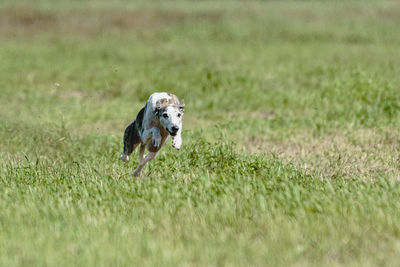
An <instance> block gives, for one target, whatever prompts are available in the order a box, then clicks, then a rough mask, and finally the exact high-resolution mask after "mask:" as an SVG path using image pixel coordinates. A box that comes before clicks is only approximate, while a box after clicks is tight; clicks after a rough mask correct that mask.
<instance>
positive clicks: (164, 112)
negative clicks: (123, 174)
mask: <svg viewBox="0 0 400 267" xmlns="http://www.w3.org/2000/svg"><path fill="white" fill-rule="evenodd" d="M184 111H185V103H184V101H183V100H182V101H179V99H178V97H177V96H176V95H173V94H169V93H154V94H152V95H151V96H150V98H149V100H147V103H146V105H145V106H144V107H143V108H142V109H141V110H140V111H139V113H138V115H137V116H136V119H135V120H134V121H133V122H131V124H129V125H128V127H126V129H125V133H124V151H123V153H122V155H121V160H122V161H124V162H127V161H129V155H130V154H132V152H133V151H134V150H135V148H136V147H137V146H138V145H139V144H140V149H139V166H138V167H137V168H136V170H135V171H134V172H133V173H132V174H133V175H134V176H140V172H141V171H142V169H143V167H144V166H145V165H146V164H147V163H148V162H149V161H150V160H152V159H154V158H155V156H156V155H157V153H158V151H159V150H160V149H161V147H162V146H163V145H164V144H165V142H166V141H167V140H168V138H169V136H172V147H174V148H176V149H180V148H181V145H182V137H181V133H182V117H183V113H184ZM146 148H147V150H148V151H149V152H148V154H147V155H146V156H144V152H145V149H146Z"/></svg>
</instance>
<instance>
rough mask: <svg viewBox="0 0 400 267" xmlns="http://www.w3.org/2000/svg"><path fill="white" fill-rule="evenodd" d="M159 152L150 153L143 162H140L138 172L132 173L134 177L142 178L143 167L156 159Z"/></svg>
mask: <svg viewBox="0 0 400 267" xmlns="http://www.w3.org/2000/svg"><path fill="white" fill-rule="evenodd" d="M157 153H158V152H149V153H148V154H147V155H146V156H145V157H144V158H143V160H142V161H141V162H139V166H138V167H137V168H136V170H135V171H134V172H133V173H132V174H133V175H134V176H136V177H137V176H140V172H141V171H142V169H143V167H144V166H145V165H146V164H147V162H149V161H150V160H152V159H154V158H155V156H156V155H157Z"/></svg>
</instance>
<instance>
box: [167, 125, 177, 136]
mask: <svg viewBox="0 0 400 267" xmlns="http://www.w3.org/2000/svg"><path fill="white" fill-rule="evenodd" d="M178 131H179V128H178V127H176V126H172V127H171V130H169V129H168V132H169V134H170V135H171V136H175V135H176V134H177V133H178Z"/></svg>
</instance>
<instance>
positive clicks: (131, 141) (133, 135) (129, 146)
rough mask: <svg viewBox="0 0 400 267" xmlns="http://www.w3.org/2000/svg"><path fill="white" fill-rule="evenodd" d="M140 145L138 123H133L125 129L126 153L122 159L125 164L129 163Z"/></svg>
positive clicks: (122, 155)
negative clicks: (130, 156)
mask: <svg viewBox="0 0 400 267" xmlns="http://www.w3.org/2000/svg"><path fill="white" fill-rule="evenodd" d="M138 144H140V136H138V134H137V131H136V121H133V122H131V124H129V125H128V127H126V129H125V132H124V151H123V152H122V154H121V157H120V159H121V160H122V161H124V162H127V161H129V155H130V154H132V152H133V151H134V150H135V148H136V147H137V146H138Z"/></svg>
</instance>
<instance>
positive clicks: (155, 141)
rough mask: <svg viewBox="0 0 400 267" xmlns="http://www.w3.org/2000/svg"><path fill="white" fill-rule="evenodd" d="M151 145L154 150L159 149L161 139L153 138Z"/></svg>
mask: <svg viewBox="0 0 400 267" xmlns="http://www.w3.org/2000/svg"><path fill="white" fill-rule="evenodd" d="M152 144H153V146H154V147H155V148H159V147H160V144H161V137H159V138H153V140H152Z"/></svg>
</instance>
